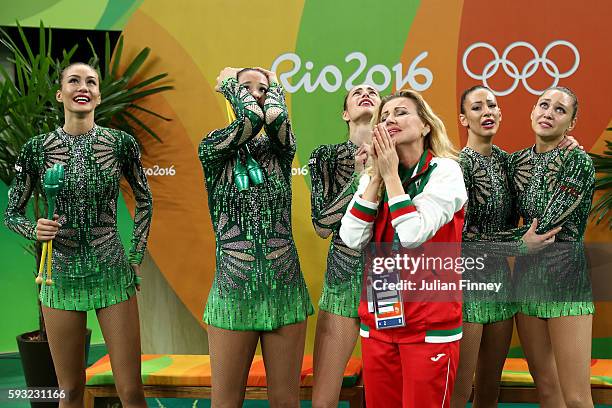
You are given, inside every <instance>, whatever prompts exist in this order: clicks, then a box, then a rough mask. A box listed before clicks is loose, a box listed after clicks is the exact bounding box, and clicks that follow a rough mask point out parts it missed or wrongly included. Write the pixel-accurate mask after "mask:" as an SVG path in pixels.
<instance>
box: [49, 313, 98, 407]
mask: <svg viewBox="0 0 612 408" xmlns="http://www.w3.org/2000/svg"><path fill="white" fill-rule="evenodd" d="M42 309H43V316H44V318H45V326H46V328H47V337H48V339H49V348H50V349H51V356H52V357H53V365H54V366H55V373H56V374H57V381H58V384H59V388H60V389H62V390H64V391H65V392H66V398H64V399H62V400H61V401H60V404H59V405H60V408H72V407H75V408H81V407H83V392H84V391H85V330H86V328H85V326H86V325H87V314H86V313H85V312H77V311H73V310H61V309H52V308H49V307H45V306H43V308H42Z"/></svg>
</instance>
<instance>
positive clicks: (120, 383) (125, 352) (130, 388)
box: [96, 296, 147, 408]
mask: <svg viewBox="0 0 612 408" xmlns="http://www.w3.org/2000/svg"><path fill="white" fill-rule="evenodd" d="M96 314H97V316H98V322H99V323H100V328H101V329H102V334H103V335H104V341H105V342H106V347H107V348H108V354H109V356H110V362H111V367H112V368H113V377H114V379H115V386H116V388H117V393H118V394H119V398H120V399H121V404H122V405H123V406H124V407H126V408H131V407H146V406H147V404H146V402H145V398H144V390H143V388H142V377H141V376H140V326H139V323H138V303H137V300H136V296H132V297H131V298H129V299H128V300H126V301H125V302H121V303H117V304H115V305H112V306H109V307H105V308H103V309H98V310H96Z"/></svg>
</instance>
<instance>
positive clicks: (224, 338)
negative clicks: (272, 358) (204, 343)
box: [208, 326, 259, 408]
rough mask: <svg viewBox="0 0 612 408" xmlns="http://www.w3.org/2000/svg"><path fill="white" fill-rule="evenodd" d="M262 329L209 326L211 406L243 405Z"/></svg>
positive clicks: (237, 406)
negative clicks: (249, 329)
mask: <svg viewBox="0 0 612 408" xmlns="http://www.w3.org/2000/svg"><path fill="white" fill-rule="evenodd" d="M258 340H259V332H256V331H238V330H225V329H221V328H219V327H214V326H208V348H209V350H210V365H211V372H212V377H211V382H212V391H211V406H212V407H213V408H240V407H242V402H243V401H244V390H245V387H246V382H247V379H248V377H249V369H250V368H251V363H252V362H253V356H254V355H255V349H256V348H257V341H258Z"/></svg>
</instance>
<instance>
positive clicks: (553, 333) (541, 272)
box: [482, 87, 594, 407]
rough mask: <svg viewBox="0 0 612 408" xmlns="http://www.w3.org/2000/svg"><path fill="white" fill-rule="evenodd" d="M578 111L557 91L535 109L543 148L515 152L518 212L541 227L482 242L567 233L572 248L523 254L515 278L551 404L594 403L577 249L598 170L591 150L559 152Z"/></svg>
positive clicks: (523, 333)
mask: <svg viewBox="0 0 612 408" xmlns="http://www.w3.org/2000/svg"><path fill="white" fill-rule="evenodd" d="M577 113H578V99H577V97H576V95H575V94H574V93H573V92H572V91H571V90H569V89H568V88H564V87H554V88H550V89H548V90H546V91H545V92H544V93H543V94H542V95H541V96H540V98H539V99H538V102H537V103H536V105H535V106H534V107H533V109H532V111H531V127H532V129H533V131H534V133H535V136H536V143H535V145H534V146H533V147H530V148H527V149H524V150H521V151H518V152H516V153H513V154H512V155H511V156H510V158H509V165H508V178H509V180H510V182H511V189H512V191H513V192H514V200H515V201H516V205H517V208H518V213H519V215H520V216H521V217H522V218H523V220H524V223H525V224H528V223H529V221H531V220H533V222H532V223H531V225H525V226H523V227H520V228H516V229H513V230H509V231H506V232H500V233H498V234H490V235H487V236H484V237H482V238H483V239H487V240H497V241H501V240H503V241H519V240H520V238H521V236H522V235H523V234H524V233H525V231H526V230H528V229H530V230H533V231H536V232H540V233H541V232H543V231H547V230H557V231H560V232H558V233H557V234H556V236H555V240H556V241H557V242H559V243H561V244H557V246H558V247H562V249H564V251H561V253H543V254H542V253H541V254H538V256H537V257H533V256H527V257H521V258H519V259H518V260H517V263H516V266H515V274H514V275H516V278H515V286H516V288H517V289H516V293H517V300H518V305H517V307H518V315H517V327H518V332H519V337H520V339H521V345H522V346H523V350H524V352H525V356H526V357H527V361H528V363H529V370H530V372H531V374H532V376H533V378H534V381H535V383H536V387H537V389H538V395H539V398H540V404H541V406H543V407H559V406H563V405H564V404H565V405H567V406H568V407H569V406H571V407H592V406H593V402H592V399H591V387H590V361H591V329H592V321H593V313H594V306H593V303H592V302H591V288H590V283H589V281H588V274H587V271H586V259H585V256H584V253H583V251H582V250H580V248H576V247H575V246H578V247H579V246H580V245H581V244H582V242H583V239H584V232H585V229H586V224H587V220H588V215H589V210H590V207H591V200H592V196H593V189H594V168H593V163H592V161H591V159H590V158H589V156H588V154H586V153H585V152H584V151H582V150H580V149H574V150H571V151H568V150H562V149H560V148H559V143H560V141H561V140H563V138H564V137H565V136H566V134H567V132H568V131H570V130H572V129H573V128H574V126H575V124H576V120H577ZM563 243H565V244H563ZM570 246H571V247H570ZM568 247H570V248H568ZM576 344H579V345H581V346H580V347H576Z"/></svg>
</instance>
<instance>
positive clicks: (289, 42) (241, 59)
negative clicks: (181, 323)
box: [0, 0, 612, 354]
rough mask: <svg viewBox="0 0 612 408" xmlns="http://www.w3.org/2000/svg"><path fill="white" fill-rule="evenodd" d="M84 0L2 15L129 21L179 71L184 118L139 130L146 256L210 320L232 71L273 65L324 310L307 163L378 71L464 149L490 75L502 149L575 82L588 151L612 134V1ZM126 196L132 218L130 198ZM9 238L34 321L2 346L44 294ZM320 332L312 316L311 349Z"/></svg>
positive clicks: (597, 325)
mask: <svg viewBox="0 0 612 408" xmlns="http://www.w3.org/2000/svg"><path fill="white" fill-rule="evenodd" d="M84 7H85V6H83V3H82V2H79V1H77V0H55V1H53V0H45V1H37V2H26V3H24V2H19V3H12V4H11V5H4V6H3V10H2V13H1V15H0V25H14V24H15V20H19V21H20V23H21V24H22V25H25V26H34V27H35V26H38V25H39V22H40V21H43V22H44V24H45V25H46V26H49V27H61V28H81V29H100V30H122V31H123V33H124V35H125V50H124V52H125V53H127V54H130V53H131V55H134V54H135V52H137V51H138V50H140V49H141V48H142V47H144V46H148V47H151V49H152V56H153V58H152V60H153V61H152V62H151V63H150V64H149V65H148V67H147V70H148V72H162V71H163V72H168V73H169V74H170V77H171V78H172V80H171V82H172V85H174V87H175V90H174V91H171V92H166V93H164V94H162V95H159V96H155V97H152V98H149V99H148V100H147V101H146V106H148V107H150V108H151V109H153V110H155V111H157V112H160V113H162V114H164V115H166V116H168V117H171V118H172V121H171V122H167V123H166V122H162V121H155V120H148V121H147V122H146V123H147V124H149V125H150V126H152V127H153V128H154V129H155V130H156V132H157V133H158V134H159V135H160V136H161V139H162V141H163V143H159V142H157V141H155V140H153V139H152V138H149V137H145V136H144V135H137V136H138V137H139V139H140V142H141V144H142V147H143V163H144V165H145V167H146V168H147V174H148V175H149V182H150V185H151V188H152V190H153V194H154V205H155V209H154V221H153V224H152V228H151V235H150V239H149V256H150V261H151V262H153V263H154V265H155V267H156V268H157V269H158V270H159V271H161V274H162V275H163V277H164V279H165V281H166V282H167V284H168V285H169V288H171V290H172V291H173V292H174V293H175V294H176V296H177V297H178V298H179V299H180V300H181V302H182V304H183V305H184V306H185V308H186V310H188V311H189V313H190V314H191V315H192V316H193V318H194V319H197V320H198V321H200V320H201V317H202V313H203V310H204V305H205V302H206V298H207V294H208V290H209V289H210V286H211V282H212V279H213V274H214V264H215V259H214V234H213V229H212V225H211V222H210V217H209V215H208V208H207V195H206V192H205V190H204V183H203V175H202V170H201V166H200V163H199V161H198V158H197V146H198V143H199V142H200V140H201V139H202V137H203V136H204V135H205V134H206V133H207V132H209V131H210V130H212V129H214V128H218V127H222V126H224V125H225V124H226V115H225V102H224V99H223V98H222V96H221V95H220V94H218V93H215V91H214V86H215V78H216V77H217V75H218V73H219V71H220V70H221V69H222V68H223V67H225V66H231V67H247V66H262V67H266V68H269V69H272V70H275V71H276V72H277V73H278V77H279V80H280V82H281V83H282V85H283V86H284V88H285V90H286V96H287V103H288V105H289V109H290V115H291V119H292V124H293V129H294V131H295V134H296V137H297V140H298V150H297V155H296V158H295V162H294V166H293V167H294V169H293V197H294V200H293V231H294V236H295V240H296V243H297V247H298V251H299V255H300V259H301V263H302V268H303V271H304V274H305V277H306V281H307V283H308V287H309V290H310V294H311V297H312V300H313V303H314V304H317V303H318V298H319V295H320V290H321V284H322V281H323V278H324V271H325V259H326V254H327V249H328V245H329V241H327V240H323V239H320V238H319V237H318V236H316V234H315V233H314V230H313V227H312V224H311V220H310V179H309V175H308V167H307V163H308V158H309V156H310V153H311V152H312V151H313V149H315V148H316V147H317V146H319V145H321V144H328V143H339V142H342V141H344V140H346V137H347V132H346V125H345V123H344V122H343V121H342V119H341V113H342V99H343V97H344V95H345V93H346V92H347V90H348V89H350V88H351V86H353V85H356V84H359V83H362V82H365V81H368V82H371V83H373V84H375V86H376V87H377V88H378V89H379V90H380V92H381V93H382V94H383V95H385V94H388V93H390V92H392V91H394V90H396V89H399V88H412V89H415V90H417V91H420V92H422V94H423V95H424V96H425V98H426V99H427V100H428V101H429V102H430V104H431V105H432V107H433V108H434V110H435V111H436V112H437V113H438V114H439V116H440V117H441V118H442V119H443V120H444V122H445V124H446V126H447V129H448V132H449V134H450V136H451V138H452V140H453V141H454V142H455V144H456V146H458V147H460V146H463V145H464V144H465V141H466V132H465V129H463V128H462V127H460V125H459V123H458V119H457V118H458V113H459V112H458V98H459V95H460V94H461V92H462V90H463V89H465V88H467V87H470V86H472V85H476V84H484V85H488V86H489V87H491V89H493V90H494V92H495V93H496V95H497V97H498V102H499V105H500V107H501V109H502V111H503V122H502V125H501V130H500V132H499V134H498V135H497V136H496V139H495V143H496V144H497V145H499V146H500V147H502V148H504V149H506V150H507V151H510V152H512V151H515V150H518V149H521V148H524V147H526V146H529V145H531V144H533V141H534V137H533V133H532V131H531V128H530V119H529V114H530V111H531V108H532V106H533V105H534V103H535V101H536V100H537V95H539V93H540V92H541V91H542V90H544V89H545V88H547V87H550V86H553V85H563V86H568V87H570V88H572V89H573V90H574V91H575V93H576V94H577V95H578V97H579V99H580V113H579V120H578V124H577V126H576V128H575V129H574V131H573V132H572V133H573V135H574V136H575V137H576V138H577V139H578V140H579V141H580V143H581V144H582V145H584V148H585V149H586V150H587V151H591V152H602V151H603V147H604V140H605V139H606V138H607V139H611V138H612V135H611V134H610V132H606V128H608V127H610V111H609V109H610V107H611V106H612V104H611V95H612V79H611V78H610V72H612V71H611V68H612V64H611V62H612V55H611V54H610V52H609V50H610V48H611V45H612V44H611V42H612V41H611V39H612V26H611V25H610V24H609V16H610V15H611V14H612V4H610V3H609V2H608V1H605V0H596V1H591V2H589V3H588V5H581V4H578V3H576V2H575V1H570V0H562V1H540V2H536V3H534V2H531V1H527V0H519V1H513V2H496V3H495V5H491V3H490V2H488V1H484V0H469V1H467V0H466V1H463V0H456V1H447V0H422V1H417V0H411V1H405V0H389V1H385V2H373V1H365V0H357V1H347V0H343V1H332V2H330V1H322V0H309V1H303V0H291V1H278V0H277V1H266V2H253V1H247V0H235V1H195V0H193V1H183V2H178V3H177V2H168V1H162V0H148V1H146V2H144V1H141V0H131V1H123V2H118V1H110V0H96V1H90V2H87V6H86V7H87V9H86V10H84ZM75 10H78V12H75ZM127 56H129V55H126V57H127ZM126 59H127V58H126ZM140 136H141V137H140ZM3 196H4V197H5V196H6V194H3ZM3 200H4V198H3ZM125 202H126V203H127V208H128V209H129V211H130V212H131V211H132V210H133V201H132V199H131V198H130V195H129V193H128V194H125ZM2 204H5V201H3V202H2ZM122 211H123V212H124V213H125V214H128V212H127V211H126V210H125V209H123V210H122ZM128 231H129V230H128ZM1 234H2V239H3V250H2V252H3V253H4V254H10V255H7V256H10V257H12V258H14V257H15V255H14V254H15V253H17V254H18V256H17V259H18V260H14V261H13V260H12V261H10V262H9V261H7V265H8V266H9V267H8V270H6V269H5V268H3V271H2V273H3V274H4V276H5V279H4V282H5V284H6V285H9V289H10V290H8V291H7V292H9V293H10V295H9V296H8V297H6V298H4V299H2V300H0V302H2V303H4V305H3V306H4V307H3V310H5V311H7V310H23V311H24V312H23V316H25V315H27V317H26V318H11V319H10V321H11V322H12V321H13V320H15V322H13V323H10V325H11V327H10V328H11V330H5V331H3V332H4V333H7V334H8V337H7V339H5V338H4V337H3V338H2V339H1V340H0V341H1V344H0V349H1V350H0V351H2V350H10V349H14V343H13V340H12V338H13V336H14V335H15V334H16V333H18V332H20V330H21V331H25V330H27V329H33V326H35V324H36V322H35V318H34V315H33V314H32V315H30V314H29V313H30V312H29V309H33V308H32V307H30V306H31V303H32V300H31V299H29V296H24V295H23V293H27V294H28V295H29V294H30V292H31V291H33V285H32V284H31V275H30V274H29V270H30V269H27V270H16V268H17V265H20V267H22V269H24V268H26V266H27V268H30V265H29V262H30V260H29V259H28V256H27V255H25V254H24V255H23V256H22V255H21V253H22V252H23V251H21V250H20V249H19V245H20V243H21V241H19V239H18V238H15V236H14V235H11V234H10V233H8V232H6V231H5V230H4V231H3V232H2V233H1ZM587 239H588V240H590V241H599V242H609V241H610V233H609V231H608V230H607V228H606V227H603V226H597V227H596V226H594V225H592V224H591V225H590V226H589V231H588V235H587ZM22 258H23V259H26V260H25V261H23V262H22V261H19V259H22ZM20 262H21V263H20ZM22 265H26V266H22ZM15 306H17V308H15ZM26 310H27V312H26ZM610 321H612V308H610V307H609V305H608V304H605V303H602V304H599V305H598V310H597V314H596V318H595V322H594V337H595V340H594V345H595V346H596V350H597V348H598V344H599V349H602V347H604V345H606V344H607V346H606V347H604V348H605V349H607V350H612V342H610V339H611V338H612V324H610ZM144 323H145V324H146V322H144ZM26 326H29V327H26ZM13 329H14V331H13ZM14 333H15V334H14ZM313 333H314V319H311V322H310V324H309V334H308V342H307V349H306V350H307V352H308V351H311V350H312V341H313ZM3 336H4V334H3ZM96 338H97V339H100V337H99V335H98V337H95V338H94V340H95V339H96ZM597 342H599V343H597ZM609 354H612V351H609Z"/></svg>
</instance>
